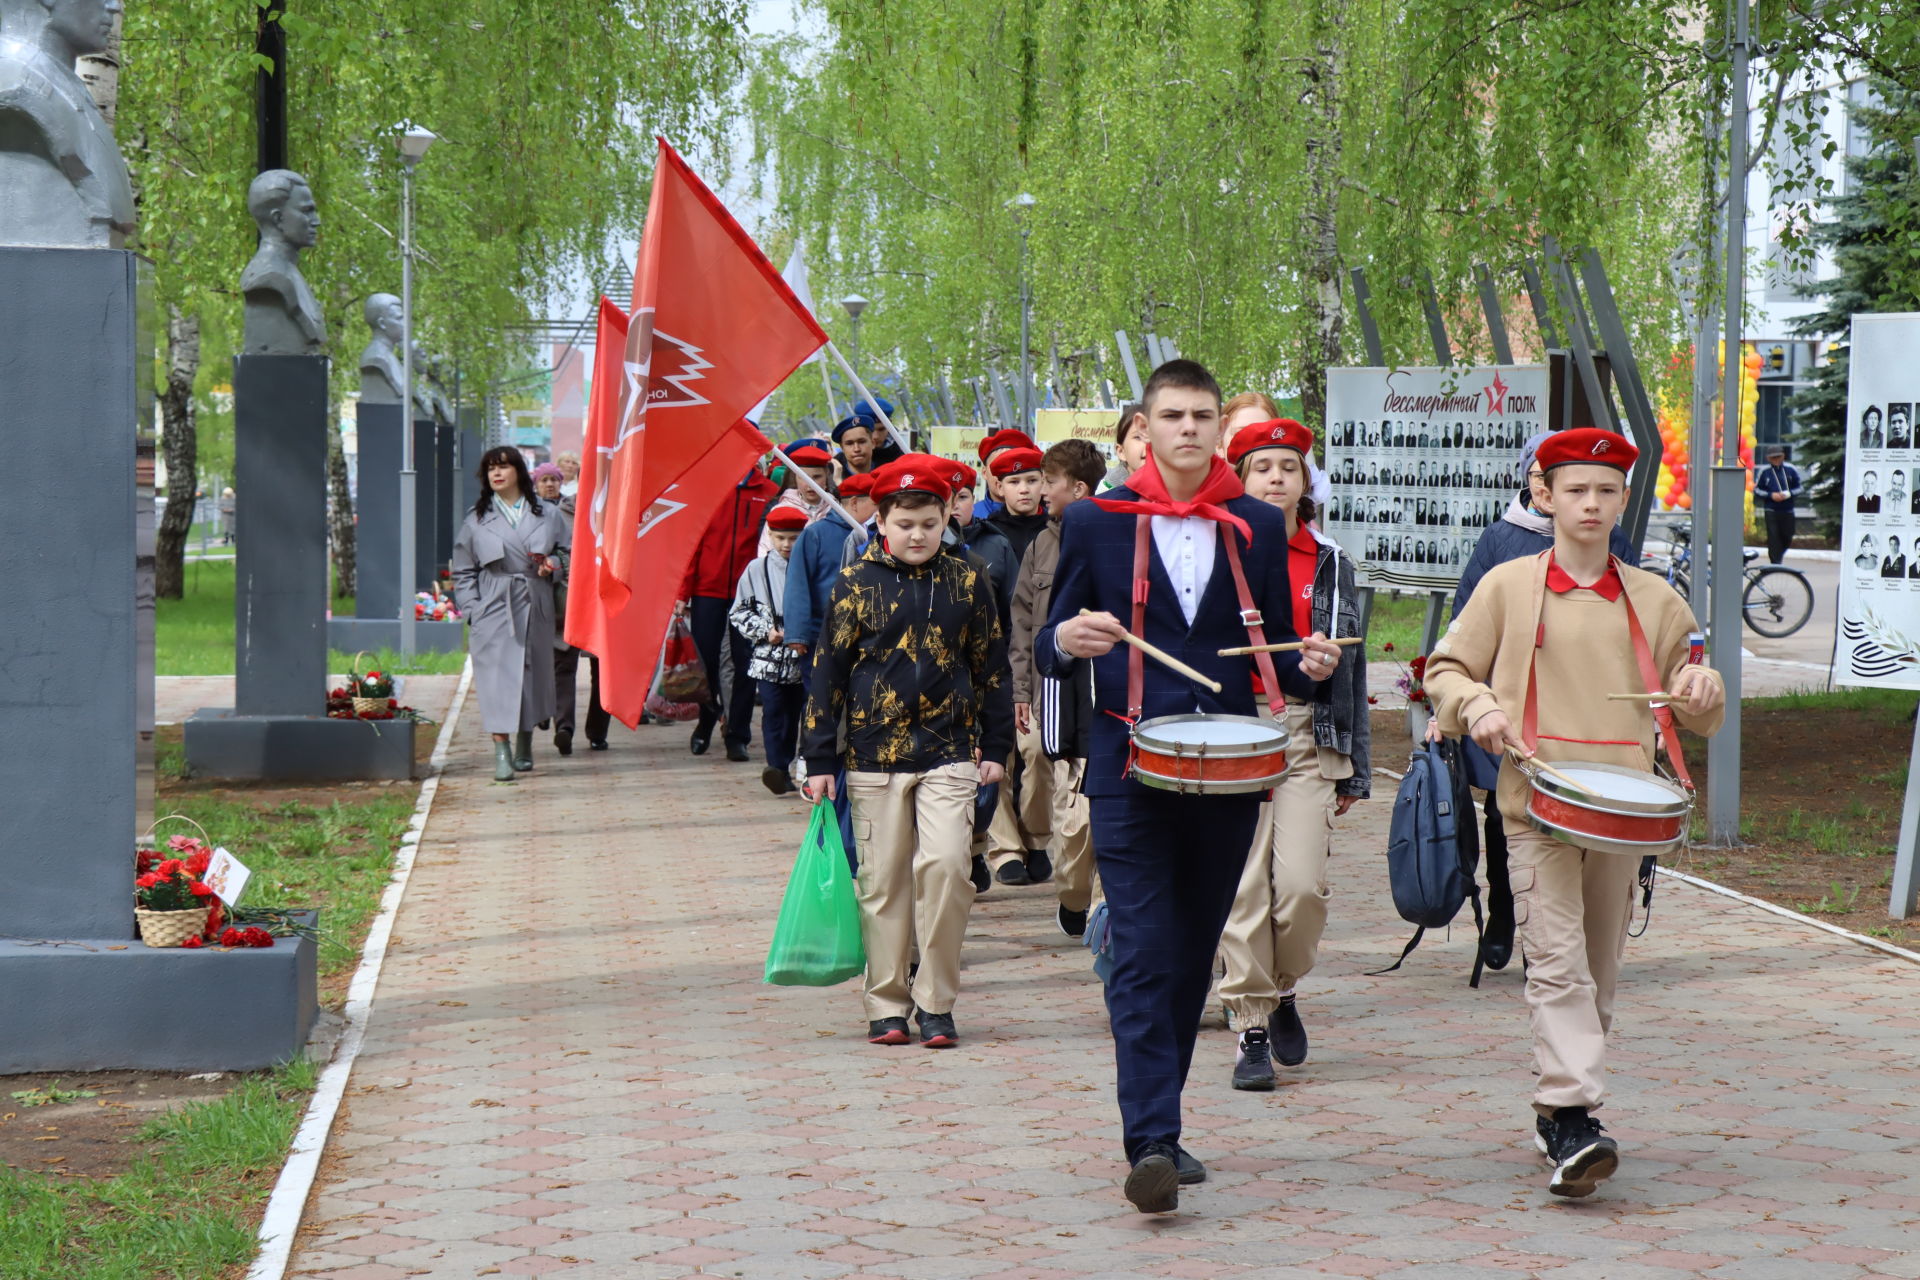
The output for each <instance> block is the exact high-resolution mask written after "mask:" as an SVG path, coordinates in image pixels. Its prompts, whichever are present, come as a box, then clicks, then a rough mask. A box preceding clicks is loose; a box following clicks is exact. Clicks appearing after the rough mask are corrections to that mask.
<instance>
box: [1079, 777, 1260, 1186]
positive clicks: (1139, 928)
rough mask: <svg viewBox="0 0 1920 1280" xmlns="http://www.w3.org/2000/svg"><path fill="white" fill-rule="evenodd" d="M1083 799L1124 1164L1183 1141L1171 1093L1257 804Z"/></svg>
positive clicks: (1248, 800) (1189, 1060) (1247, 800)
mask: <svg viewBox="0 0 1920 1280" xmlns="http://www.w3.org/2000/svg"><path fill="white" fill-rule="evenodd" d="M1090 799H1091V806H1090V807H1091V810H1092V813H1091V816H1092V821H1093V850H1094V857H1095V860H1096V861H1097V863H1098V865H1099V868H1100V883H1101V886H1102V888H1103V889H1104V890H1105V892H1106V895H1107V912H1108V920H1109V922H1110V927H1111V930H1112V937H1113V975H1112V977H1111V978H1110V979H1109V980H1108V983H1107V1014H1108V1017H1109V1019H1110V1021H1111V1022H1112V1025H1113V1056H1114V1062H1115V1066H1116V1067H1117V1068H1118V1074H1119V1094H1120V1124H1121V1130H1122V1137H1123V1140H1124V1142H1125V1144H1126V1152H1127V1159H1128V1161H1129V1162H1131V1161H1133V1160H1135V1159H1137V1158H1138V1157H1139V1152H1140V1148H1141V1147H1142V1146H1143V1145H1145V1144H1146V1143H1149V1142H1165V1143H1168V1144H1173V1143H1177V1142H1179V1140H1180V1092H1181V1090H1182V1089H1183V1088H1185V1086H1186V1083H1187V1068H1188V1067H1190V1066H1191V1065H1192V1064H1193V1042H1194V1039H1195V1038H1196V1037H1197V1036H1198V1035H1199V1032H1200V1015H1201V1013H1202V1012H1204V1011H1205V1008H1206V1003H1207V990H1208V988H1209V987H1210V986H1212V984H1213V953H1214V950H1215V948H1217V947H1218V946H1219V945H1220V932H1221V930H1223V929H1224V928H1226V924H1227V916H1228V915H1229V914H1231V913H1232V911H1233V899H1234V894H1235V893H1236V892H1237V891H1238V890H1239V887H1240V873H1241V872H1242V871H1243V870H1244V869H1245V867H1246V863H1247V850H1248V847H1249V846H1250V845H1252V843H1253V829H1254V826H1255V825H1256V824H1257V822H1258V821H1259V817H1260V800H1261V797H1260V795H1259V794H1258V793H1255V794H1253V795H1245V796H1182V795H1176V794H1174V793H1172V792H1166V791H1153V790H1150V789H1148V788H1145V787H1138V788H1136V789H1134V791H1133V792H1131V793H1130V794H1128V795H1124V796H1093V797H1091V798H1090Z"/></svg>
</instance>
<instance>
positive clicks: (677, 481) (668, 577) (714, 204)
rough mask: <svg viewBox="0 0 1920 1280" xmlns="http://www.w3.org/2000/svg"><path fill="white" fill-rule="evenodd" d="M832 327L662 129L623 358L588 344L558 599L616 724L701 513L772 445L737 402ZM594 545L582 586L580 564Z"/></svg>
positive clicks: (660, 626)
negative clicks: (589, 406) (569, 539)
mask: <svg viewBox="0 0 1920 1280" xmlns="http://www.w3.org/2000/svg"><path fill="white" fill-rule="evenodd" d="M608 305H610V304H608ZM602 315H603V321H604V318H605V311H604V310H603V313H602ZM826 341H827V335H826V334H825V332H823V331H822V330H821V328H820V326H819V324H818V323H817V322H815V320H814V318H813V315H812V313H811V312H809V311H808V310H807V308H806V307H805V305H803V304H802V303H801V302H800V301H799V299H797V298H795V297H794V296H793V292H792V291H791V290H790V289H789V288H788V287H787V285H786V283H785V282H784V281H783V280H781V278H780V273H779V272H777V271H775V270H774V268H773V264H771V263H770V262H768V261H767V259H766V256H765V255H764V254H762V253H761V252H760V249H759V247H758V246H757V245H755V244H754V242H753V240H752V238H751V237H750V236H748V235H747V233H746V232H745V231H743V230H741V228H740V226H739V225H738V224H737V223H735V222H734V220H733V218H732V217H731V215H729V214H728V213H727V211H726V209H725V208H724V207H723V206H722V205H721V204H720V202H719V201H718V200H717V199H715V198H714V195H713V193H712V192H711V191H708V190H707V188H706V186H705V184H704V183H702V182H701V181H700V179H699V178H698V177H696V176H695V175H694V173H693V171H692V170H691V169H689V168H688V167H687V165H686V162H685V161H683V160H682V159H681V158H680V157H679V155H678V154H676V153H675V151H674V150H673V148H672V147H671V146H669V145H668V144H667V142H666V140H665V139H661V141H660V162H659V166H658V167H657V168H656V169H655V171H654V178H653V198H652V201H651V202H650V203H649V205H648V207H647V222H646V229H645V234H644V236H643V237H642V239H641V242H640V261H639V266H638V269H637V270H636V271H635V273H634V280H633V314H632V316H631V320H630V324H629V326H628V331H627V334H626V342H625V347H624V354H623V358H622V359H621V361H620V365H619V367H618V368H617V369H608V368H607V366H608V365H609V364H610V363H611V361H609V359H608V358H607V353H608V352H609V351H613V352H618V351H620V350H621V348H620V347H618V346H616V345H614V343H613V342H608V343H607V344H606V345H605V346H604V347H603V348H602V349H601V351H599V352H596V355H595V377H594V392H593V399H594V407H593V409H594V411H593V412H592V413H591V414H590V422H589V429H588V437H589V439H588V449H587V452H588V453H589V454H592V455H593V461H594V466H593V469H592V471H591V472H589V471H588V470H587V467H586V463H585V462H584V460H583V463H582V469H581V478H580V480H581V483H580V493H581V495H582V497H583V499H585V500H586V501H587V503H588V505H587V507H586V509H585V510H584V511H580V512H578V513H577V514H576V519H575V535H574V551H575V559H574V565H575V577H574V582H573V587H572V590H571V591H570V593H569V598H568V609H567V614H568V618H567V635H568V638H569V640H571V641H573V642H574V643H577V644H579V646H580V647H581V648H584V649H587V650H589V651H590V652H593V653H595V654H597V655H598V656H599V658H600V695H601V701H602V703H603V704H604V705H605V706H606V708H607V710H608V711H609V712H610V713H612V714H613V715H614V716H616V717H617V718H618V719H619V720H620V721H621V722H622V723H624V724H627V725H632V724H635V723H637V722H638V721H639V718H640V712H641V709H642V704H643V703H644V702H645V699H646V694H647V689H648V687H649V686H650V685H651V683H652V679H653V667H654V662H655V659H656V658H657V656H658V653H659V647H660V641H661V637H662V635H663V634H664V632H665V631H666V625H667V618H668V615H669V613H670V612H671V610H672V606H673V598H674V596H675V594H676V593H677V592H678V590H679V587H680V582H681V580H682V577H683V576H684V574H685V572H686V568H687V564H688V563H689V561H690V560H691V559H692V556H693V550H694V548H695V546H697V545H698V543H699V540H700V537H701V535H702V534H703V533H704V532H705V530H706V525H707V521H708V518H709V517H710V516H711V515H712V513H713V512H714V511H715V510H716V509H717V508H718V507H719V505H720V503H721V502H722V501H724V500H725V498H726V494H727V490H729V489H730V488H732V486H733V485H734V484H736V483H738V481H739V479H740V477H741V476H742V475H744V474H745V473H746V471H747V468H749V467H750V466H752V465H753V463H754V461H755V460H756V459H757V458H759V457H760V456H761V455H762V454H764V453H766V452H767V450H768V449H769V448H771V445H770V444H769V443H768V441H767V440H766V438H765V437H764V436H762V435H761V434H760V433H759V432H758V431H756V430H755V429H754V428H753V426H752V425H751V424H749V423H748V422H746V421H745V420H744V419H743V418H742V416H741V415H742V414H744V413H745V412H746V411H747V410H748V409H750V408H751V407H753V406H754V405H756V404H758V403H759V402H760V401H761V400H762V399H763V398H764V397H765V396H766V395H767V394H768V393H770V392H771V391H773V390H774V388H776V387H778V386H779V385H780V383H781V382H783V381H785V379H786V377H787V375H788V374H789V373H791V372H793V370H794V369H795V368H796V367H797V366H798V365H799V364H800V362H801V361H803V360H805V359H806V358H807V357H808V356H809V355H811V354H813V352H815V351H817V350H819V349H820V347H822V346H823V345H825V343H826ZM608 375H610V376H608ZM603 380H604V381H605V382H606V383H607V384H608V385H606V386H604V387H603V385H602V383H603ZM603 405H604V406H608V408H609V409H610V411H608V412H602V411H601V410H602V406H603ZM643 540H644V544H645V545H644V546H643V545H642V542H643ZM583 553H584V554H583ZM589 558H592V559H593V561H594V563H593V564H592V565H591V566H590V572H591V580H590V585H591V590H587V589H584V588H586V587H587V586H588V585H589V582H588V581H587V580H586V579H583V577H582V575H581V572H580V570H581V568H582V567H583V562H585V561H587V560H588V559H589ZM589 611H592V612H597V613H598V614H599V615H600V616H599V617H598V618H588V617H587V616H586V614H587V613H588V612H589ZM629 615H631V616H629ZM576 636H577V637H579V638H578V639H577V640H576V639H575V637H576ZM589 637H591V638H593V639H595V640H597V641H598V643H600V644H601V645H602V646H603V647H602V648H598V649H596V648H594V647H593V645H592V644H590V643H588V642H587V641H588V639H589Z"/></svg>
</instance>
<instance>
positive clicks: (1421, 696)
mask: <svg viewBox="0 0 1920 1280" xmlns="http://www.w3.org/2000/svg"><path fill="white" fill-rule="evenodd" d="M1426 700H1427V691H1426V690H1425V689H1415V690H1414V691H1413V692H1412V693H1409V694H1408V695H1407V701H1408V702H1425V701H1426Z"/></svg>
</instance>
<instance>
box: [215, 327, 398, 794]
mask: <svg viewBox="0 0 1920 1280" xmlns="http://www.w3.org/2000/svg"><path fill="white" fill-rule="evenodd" d="M327 408H328V396H327V360H326V357H324V356H240V357H237V358H236V359H235V360H234V374H233V417H234V500H235V504H236V511H235V514H236V517H237V518H238V520H239V522H240V524H241V525H242V527H244V528H246V529H247V530H248V531H249V532H248V535H247V537H246V538H244V539H242V540H241V545H240V546H239V548H238V550H237V551H236V553H235V566H234V576H235V591H234V662H235V666H234V672H235V677H234V705H233V706H232V707H219V708H205V709H202V710H200V711H197V712H195V713H194V714H193V715H192V716H191V717H189V718H188V720H187V723H186V726H185V729H184V733H183V736H184V739H185V744H186V753H187V770H188V772H189V773H191V774H193V775H194V776H195V777H211V778H247V779H270V780H274V781H287V782H294V781H333V780H340V779H375V778H405V777H409V776H411V774H412V769H413V725H412V723H411V722H406V723H405V727H404V728H399V727H393V728H391V729H389V728H388V727H387V726H382V730H383V732H385V733H386V736H385V737H384V738H383V737H382V736H381V735H380V734H378V733H369V732H366V731H365V729H364V726H358V725H355V724H354V723H353V722H351V721H342V720H330V719H328V718H327V714H326V711H327V630H328V629H327V617H326V607H327V427H328V424H327V417H328V413H327ZM401 739H404V740H405V741H404V742H402V741H401Z"/></svg>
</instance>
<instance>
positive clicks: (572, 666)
mask: <svg viewBox="0 0 1920 1280" xmlns="http://www.w3.org/2000/svg"><path fill="white" fill-rule="evenodd" d="M587 662H588V664H589V667H590V669H591V671H592V680H593V689H592V692H591V694H590V695H589V698H588V701H587V741H588V742H605V741H606V740H607V728H608V726H609V725H611V724H612V723H613V717H612V716H610V715H608V714H607V709H606V708H605V707H603V706H601V705H600V659H598V658H596V657H594V656H593V655H592V654H590V653H589V654H588V655H587ZM579 682H580V650H578V649H575V648H571V647H569V648H565V649H555V650H554V651H553V683H554V692H555V694H556V696H557V698H558V701H557V702H556V703H555V706H554V716H553V731H554V732H555V733H567V734H570V733H572V732H573V729H574V713H575V711H576V709H577V707H576V703H577V702H578V701H579V699H578V697H577V696H576V694H575V691H574V687H575V686H576V685H577V684H579Z"/></svg>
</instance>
